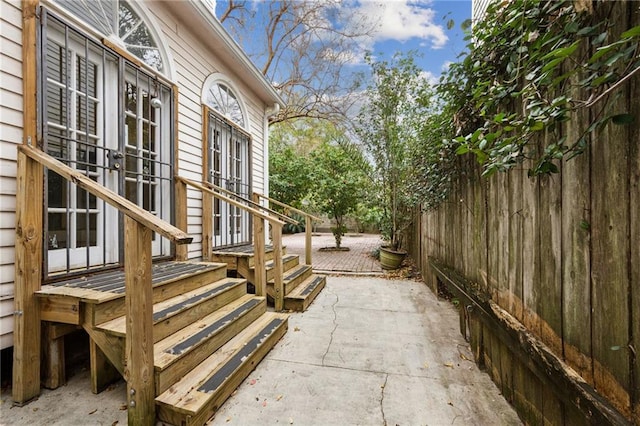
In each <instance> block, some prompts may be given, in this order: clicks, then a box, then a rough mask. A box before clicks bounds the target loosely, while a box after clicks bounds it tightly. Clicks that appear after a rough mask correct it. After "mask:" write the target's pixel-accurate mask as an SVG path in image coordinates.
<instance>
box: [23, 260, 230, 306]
mask: <svg viewBox="0 0 640 426" xmlns="http://www.w3.org/2000/svg"><path fill="white" fill-rule="evenodd" d="M225 266H226V265H224V264H218V263H203V262H161V263H156V264H154V265H153V266H152V268H151V274H152V281H151V282H152V285H153V286H154V287H156V286H158V285H164V284H168V283H171V282H174V281H178V280H180V279H182V278H183V277H185V276H190V275H195V274H198V273H203V272H206V271H215V270H218V269H221V268H224V267H225ZM36 294H37V295H38V296H39V297H47V296H67V297H73V298H77V299H80V300H81V301H83V302H89V303H102V302H106V301H108V300H111V299H114V298H119V297H122V296H123V295H124V268H120V269H117V270H112V271H105V272H98V273H95V274H91V275H86V276H82V277H79V278H74V279H71V280H68V281H60V282H56V283H52V284H47V285H44V286H42V288H41V289H40V290H39V291H37V292H36Z"/></svg>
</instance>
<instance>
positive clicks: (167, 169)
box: [40, 13, 173, 274]
mask: <svg viewBox="0 0 640 426" xmlns="http://www.w3.org/2000/svg"><path fill="white" fill-rule="evenodd" d="M41 34H42V38H41V58H42V61H41V63H42V64H43V66H42V68H41V70H42V71H41V72H42V75H41V79H40V81H41V85H42V89H43V90H41V91H40V93H41V94H42V96H41V106H42V108H41V113H42V117H41V123H42V125H43V131H42V135H43V149H44V150H45V151H46V152H48V153H49V154H50V155H52V156H53V157H55V158H57V159H58V160H60V161H62V162H64V163H65V164H67V165H68V166H70V167H73V168H75V169H76V170H78V171H80V172H82V173H84V174H85V175H86V176H88V177H90V178H91V179H93V180H94V181H96V182H97V183H98V184H100V185H102V186H105V187H107V188H109V189H111V190H113V191H115V192H117V193H119V194H120V195H122V196H125V197H126V198H127V199H129V200H130V201H133V202H134V203H136V204H137V205H139V206H140V207H142V208H144V209H145V210H148V211H150V212H152V213H154V214H155V215H157V216H159V217H161V218H163V219H164V220H167V221H170V220H171V216H172V215H171V212H172V204H171V200H172V193H171V191H172V186H173V185H172V176H173V170H172V164H173V158H172V139H173V137H172V128H171V123H172V121H173V120H172V114H173V112H172V105H173V102H172V99H171V98H172V92H171V89H170V88H169V87H167V86H166V85H163V84H161V83H160V82H159V81H157V79H155V78H154V77H153V76H151V75H149V74H147V73H146V72H144V71H143V70H141V69H139V68H138V67H137V66H135V65H134V64H132V63H130V62H128V61H126V60H125V59H124V58H122V57H120V56H119V55H117V54H116V53H115V52H112V51H110V50H108V49H106V48H104V47H103V46H102V45H101V44H98V43H96V42H95V41H92V40H91V39H89V38H88V37H85V36H84V35H83V34H82V33H80V32H78V31H76V30H74V29H73V28H71V27H69V26H68V25H66V24H64V23H63V22H62V21H60V20H58V19H56V18H54V17H53V16H51V15H48V16H47V14H46V13H44V14H43V18H42V32H41ZM45 183H46V199H45V206H46V209H45V224H46V226H45V231H46V232H45V235H46V241H45V242H46V244H45V258H46V263H45V265H46V270H47V274H51V273H55V272H62V271H64V272H72V271H76V270H83V269H89V268H96V267H103V266H108V265H111V264H115V263H120V262H122V261H123V259H122V256H123V251H124V250H123V235H122V234H123V230H122V229H123V224H122V215H121V214H120V213H119V212H118V211H117V210H116V209H115V208H113V207H110V206H109V205H108V204H106V203H105V202H103V201H102V200H100V199H99V198H97V197H95V196H93V195H91V194H89V193H88V192H86V191H84V190H82V189H80V188H78V187H76V186H75V185H73V184H72V183H70V182H68V181H67V180H65V179H63V178H62V177H60V176H59V175H57V174H56V173H54V172H50V171H48V172H47V174H46V181H45ZM153 254H154V256H168V255H170V254H171V245H170V244H169V242H168V241H167V240H166V239H163V238H162V237H161V236H159V235H157V234H155V235H154V237H153Z"/></svg>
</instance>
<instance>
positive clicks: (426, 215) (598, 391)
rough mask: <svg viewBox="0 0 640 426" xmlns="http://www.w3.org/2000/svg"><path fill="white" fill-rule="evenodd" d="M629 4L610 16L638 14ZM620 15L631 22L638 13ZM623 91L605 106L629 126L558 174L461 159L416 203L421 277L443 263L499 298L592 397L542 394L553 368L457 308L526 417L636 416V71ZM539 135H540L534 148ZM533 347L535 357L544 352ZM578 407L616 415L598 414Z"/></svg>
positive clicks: (436, 274) (639, 118)
mask: <svg viewBox="0 0 640 426" xmlns="http://www.w3.org/2000/svg"><path fill="white" fill-rule="evenodd" d="M635 7H636V8H637V5H636V6H635ZM631 8H632V6H631V5H629V6H628V10H627V11H628V12H629V13H628V14H627V15H624V14H623V15H622V16H621V17H618V18H620V19H622V20H623V21H624V20H625V19H635V20H636V21H637V19H638V13H637V12H636V13H632V11H631ZM630 17H633V18H630ZM619 24H620V25H621V27H622V26H623V25H624V27H626V28H628V27H630V26H633V25H638V22H635V23H634V22H619ZM620 93H621V96H620V97H619V98H617V100H616V101H615V102H614V105H613V110H612V111H609V112H608V113H610V114H619V113H625V112H630V113H631V114H632V115H633V116H634V117H635V121H634V123H632V124H631V125H624V126H621V125H614V124H609V125H608V126H607V127H606V128H605V129H604V130H603V131H602V132H601V133H600V134H599V135H598V136H597V137H594V138H592V140H591V141H590V143H589V148H588V149H587V151H586V152H585V153H584V154H582V155H579V156H578V157H576V158H574V159H571V160H564V161H562V163H561V164H560V165H559V168H560V173H558V174H553V175H549V176H542V177H535V178H531V177H528V174H527V171H528V169H529V167H531V164H528V163H525V164H523V165H522V167H520V168H518V169H515V170H512V171H510V172H508V173H498V174H496V175H494V176H492V177H491V178H489V179H485V178H481V177H480V172H481V171H480V168H479V166H478V165H477V164H476V162H475V160H474V159H472V158H469V157H461V158H459V159H458V161H459V166H460V168H461V169H462V170H465V172H464V173H463V176H461V177H460V178H458V181H457V182H456V183H455V186H454V188H453V190H452V193H451V194H450V196H449V197H448V199H447V201H446V202H444V203H443V204H442V205H441V206H440V207H439V208H438V209H437V210H432V211H428V212H416V216H415V219H416V220H415V223H414V230H413V232H412V234H413V235H414V239H413V241H412V243H411V248H410V249H411V251H412V255H413V256H414V258H415V259H416V260H417V261H418V262H419V264H420V267H421V269H422V271H423V273H424V275H425V280H426V281H427V283H428V284H429V285H430V286H431V287H432V288H433V289H434V290H435V287H436V279H440V281H447V280H448V278H447V277H448V276H449V275H450V274H449V275H448V273H447V272H446V270H447V269H448V270H450V271H454V274H457V275H459V277H458V278H459V279H456V278H452V280H451V281H450V282H449V284H451V283H452V282H464V281H465V280H468V282H467V283H466V284H461V285H460V286H458V287H460V288H458V289H457V290H460V289H462V290H463V292H468V293H470V294H467V295H466V296H465V295H464V294H462V295H461V296H460V297H465V298H468V299H469V300H471V299H474V300H476V301H481V302H480V305H483V306H485V307H489V306H490V305H491V304H495V305H497V307H498V308H499V309H500V310H503V311H504V312H505V313H506V314H507V315H508V316H509V317H510V318H512V319H514V320H517V321H516V323H514V324H517V325H518V326H519V325H523V326H524V329H523V332H524V333H525V334H526V335H527V336H531V337H532V338H533V339H535V340H536V342H537V344H539V345H540V346H539V348H543V349H545V350H546V349H548V350H549V354H552V355H553V356H555V357H556V358H557V360H558V361H559V362H560V364H559V365H560V367H562V368H566V366H569V367H570V368H571V369H573V370H575V372H577V374H578V375H579V377H578V376H575V377H573V378H572V377H571V370H570V369H567V370H566V371H567V372H568V375H569V376H568V378H567V381H566V383H565V384H567V383H568V384H567V386H569V387H573V388H575V389H574V390H575V391H576V392H578V393H581V394H582V397H585V398H586V399H589V398H591V397H593V398H596V399H598V398H600V399H601V400H599V401H597V402H598V404H595V406H596V407H595V408H594V407H593V406H589V407H586V406H585V404H584V403H582V404H581V403H575V398H574V401H571V399H572V395H568V396H567V395H564V396H563V395H562V394H563V392H565V393H566V389H564V390H558V389H555V392H554V393H552V392H549V389H548V386H550V383H549V381H547V380H545V378H544V377H541V376H540V374H546V375H549V374H552V372H551V371H550V370H547V371H546V372H545V371H544V368H543V369H542V370H541V371H542V373H540V372H537V373H536V374H537V375H536V374H534V373H532V371H531V369H528V370H527V368H526V367H527V365H526V364H527V363H526V362H523V359H524V358H518V357H517V356H516V355H515V354H514V350H516V349H513V348H508V347H507V346H508V345H506V344H505V341H504V340H501V339H500V337H499V335H500V333H499V332H498V330H496V329H492V327H496V324H497V323H492V324H493V325H491V324H489V323H487V322H482V321H480V320H481V318H479V316H478V315H474V314H472V313H470V312H472V311H473V309H474V307H473V306H470V307H468V306H465V307H463V309H461V315H462V317H463V318H462V319H463V324H462V325H461V329H462V331H463V332H464V333H465V334H466V335H467V337H468V338H469V339H470V341H471V343H472V347H473V349H474V351H475V352H476V356H477V360H478V361H479V362H481V363H484V364H485V365H486V366H487V369H488V370H489V373H490V374H491V375H492V376H493V378H494V380H495V381H496V382H497V383H498V385H499V386H501V387H502V390H503V394H504V395H505V397H506V398H507V399H509V400H511V401H512V402H514V404H515V405H516V408H518V409H519V411H520V414H521V415H522V416H523V417H524V418H525V419H526V420H527V421H530V422H533V423H535V424H540V421H541V420H543V419H546V420H547V421H551V422H552V423H553V424H565V423H572V422H573V421H575V419H582V420H584V419H587V420H590V421H593V420H594V419H596V418H597V419H601V420H603V419H604V421H607V422H611V423H615V422H618V421H621V419H622V421H625V422H630V423H632V424H640V367H639V365H638V358H639V357H640V78H639V77H638V75H636V76H634V77H633V78H631V79H629V81H627V82H626V83H625V86H624V87H623V88H622V90H621V91H620ZM578 98H579V99H586V96H585V97H584V98H580V97H578ZM589 114H594V112H593V111H582V112H580V113H578V114H575V115H574V116H573V117H572V119H571V120H570V121H568V122H566V123H564V124H563V128H562V134H563V135H568V136H569V140H571V139H572V138H573V136H575V135H579V134H581V132H582V131H583V129H584V128H585V123H587V120H588V119H589ZM574 139H575V138H574ZM545 142H546V141H545V140H544V137H541V140H540V149H543V148H544V146H545ZM435 265H441V266H443V267H444V269H442V270H438V267H435V268H434V267H433V266H435ZM443 271H445V272H443ZM460 277H462V278H460ZM443 278H445V279H443ZM456 280H457V281H456ZM454 287H455V286H454ZM454 293H455V292H454ZM456 295H458V294H456ZM467 308H469V309H467ZM476 308H477V307H476ZM487 309H490V308H487ZM490 314H491V313H490ZM494 314H495V309H494V313H493V314H491V315H494ZM494 316H495V315H494ZM476 320H478V321H480V322H479V323H476V322H474V321H476ZM514 324H512V326H514V327H515V325H514ZM503 325H504V324H503ZM515 342H516V345H517V344H518V339H516V340H515ZM520 346H523V342H522V341H520ZM520 349H523V348H522V347H521V348H520ZM534 352H535V351H534ZM530 356H533V357H539V358H540V359H541V360H542V361H541V363H542V364H544V362H543V361H544V357H545V355H541V354H540V353H535V354H533V355H530ZM562 362H564V363H565V364H562ZM542 364H541V365H542ZM525 370H526V371H525ZM589 395H590V396H589ZM574 396H575V395H574ZM600 403H601V404H602V405H599V404H600ZM598 407H599V408H598ZM587 408H589V409H595V410H598V409H602V410H604V411H607V409H615V411H616V412H617V414H616V413H613V414H612V413H609V415H604V416H603V417H598V415H596V414H594V413H589V412H588V410H587Z"/></svg>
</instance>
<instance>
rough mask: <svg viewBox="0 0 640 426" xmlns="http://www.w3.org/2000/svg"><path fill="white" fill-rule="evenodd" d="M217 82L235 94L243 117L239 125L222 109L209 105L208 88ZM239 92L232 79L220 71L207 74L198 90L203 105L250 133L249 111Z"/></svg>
mask: <svg viewBox="0 0 640 426" xmlns="http://www.w3.org/2000/svg"><path fill="white" fill-rule="evenodd" d="M218 83H222V84H224V85H225V86H227V87H228V88H229V89H231V91H232V92H233V94H234V95H235V97H236V99H237V101H238V105H239V106H240V112H242V118H243V123H242V125H239V124H238V123H236V122H235V121H233V120H232V119H231V117H229V116H228V115H227V114H225V113H224V111H219V110H218V109H216V108H215V107H214V106H213V105H211V104H210V103H209V102H208V101H207V94H208V93H209V88H210V87H212V86H213V85H214V84H218ZM241 93H242V92H240V90H238V88H237V87H236V85H235V84H234V83H233V81H231V79H230V78H229V77H227V76H226V75H225V74H223V73H221V72H214V73H213V74H209V76H208V77H207V78H206V79H205V80H204V83H203V84H202V90H201V91H200V101H201V102H202V103H203V104H204V105H207V106H208V107H209V108H211V109H212V110H214V111H216V112H217V113H218V114H220V115H221V116H223V117H225V118H226V119H228V120H229V121H231V122H232V123H233V124H235V125H236V126H238V127H240V128H241V129H242V130H244V131H245V132H247V133H249V134H251V125H250V123H249V121H250V120H249V113H248V110H247V106H246V105H245V102H244V99H243V96H242V95H241Z"/></svg>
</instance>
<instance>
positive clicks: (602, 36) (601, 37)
mask: <svg viewBox="0 0 640 426" xmlns="http://www.w3.org/2000/svg"><path fill="white" fill-rule="evenodd" d="M607 34H609V33H608V32H606V31H605V32H603V33H600V35H598V37H596V38H594V39H593V41H592V42H591V44H593V45H596V46H597V45H598V44H601V43H602V42H603V41H604V40H605V39H606V38H607Z"/></svg>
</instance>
